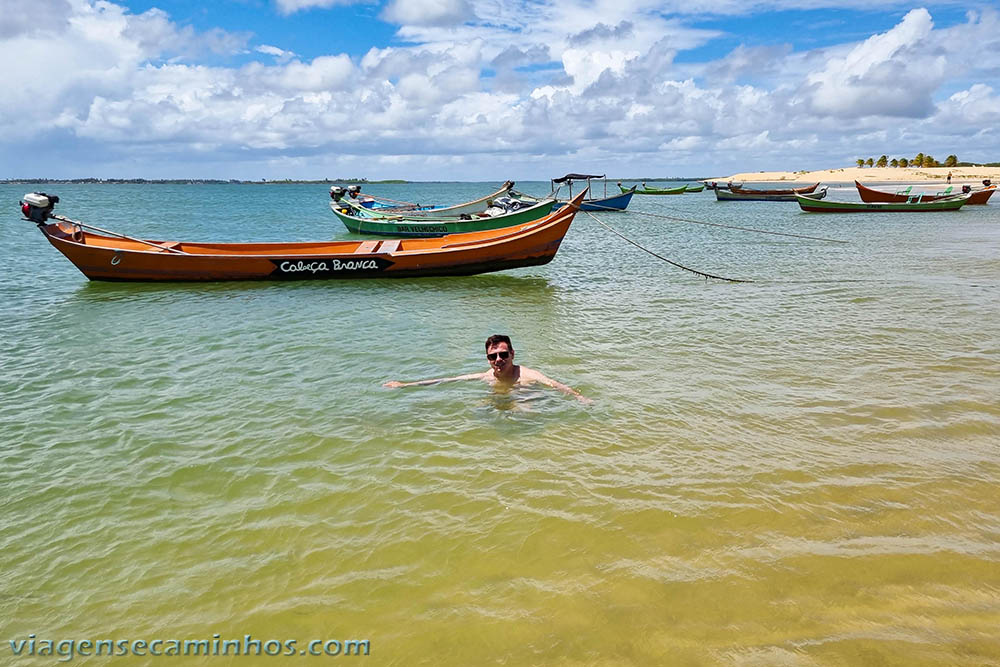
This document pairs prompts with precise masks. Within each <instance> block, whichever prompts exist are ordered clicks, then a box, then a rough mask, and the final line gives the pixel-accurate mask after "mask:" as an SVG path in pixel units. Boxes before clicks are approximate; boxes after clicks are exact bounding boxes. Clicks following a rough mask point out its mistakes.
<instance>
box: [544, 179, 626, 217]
mask: <svg viewBox="0 0 1000 667" xmlns="http://www.w3.org/2000/svg"><path fill="white" fill-rule="evenodd" d="M595 178H599V179H602V180H604V197H592V198H590V199H584V200H583V203H582V204H581V205H580V210H581V211H624V210H625V209H626V208H628V205H629V202H630V201H632V195H634V194H635V186H633V187H632V188H630V189H628V190H625V191H624V192H622V193H621V194H619V195H611V196H610V197H609V196H608V182H607V179H605V175H604V174H600V175H597V174H566V175H565V176H562V177H560V178H553V179H552V196H553V197H555V196H557V194H558V192H559V190H560V189H561V188H562V186H563V185H566V186H568V188H569V196H570V197H571V198H572V196H573V181H587V189H588V191H589V192H590V193H591V195H593V194H594V190H593V188H592V187H591V185H592V184H591V180H593V179H595ZM566 204H567V202H566V201H563V200H558V199H557V200H556V203H555V205H554V206H553V207H552V208H553V210H558V209H560V208H562V207H563V206H565V205H566Z"/></svg>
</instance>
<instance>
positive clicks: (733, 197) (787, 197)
mask: <svg viewBox="0 0 1000 667" xmlns="http://www.w3.org/2000/svg"><path fill="white" fill-rule="evenodd" d="M816 185H819V183H817V184H816ZM803 189H804V190H808V192H807V193H802V194H812V196H813V197H815V198H816V199H822V198H823V197H825V196H826V188H823V189H822V190H820V191H819V192H813V191H814V190H815V189H816V186H812V187H810V188H803ZM798 195H799V193H798V192H794V191H793V192H791V194H785V193H780V194H776V193H772V192H768V191H763V190H747V189H744V188H738V189H736V190H732V189H729V190H726V189H723V188H721V187H720V188H718V189H716V191H715V198H716V199H717V200H719V201H795V197H796V196H798Z"/></svg>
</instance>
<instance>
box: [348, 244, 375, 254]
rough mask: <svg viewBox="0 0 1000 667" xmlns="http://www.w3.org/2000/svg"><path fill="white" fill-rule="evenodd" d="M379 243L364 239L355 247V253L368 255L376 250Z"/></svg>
mask: <svg viewBox="0 0 1000 667" xmlns="http://www.w3.org/2000/svg"><path fill="white" fill-rule="evenodd" d="M378 244H379V242H378V241H362V242H361V243H359V244H358V247H357V248H355V249H354V254H355V255H368V254H371V253H373V252H375V246H377V245H378Z"/></svg>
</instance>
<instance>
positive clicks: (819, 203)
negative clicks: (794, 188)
mask: <svg viewBox="0 0 1000 667" xmlns="http://www.w3.org/2000/svg"><path fill="white" fill-rule="evenodd" d="M795 199H796V201H798V202H799V207H800V208H801V209H802V210H803V211H807V212H809V213H913V212H921V211H957V210H958V209H960V208H962V206H964V205H965V203H966V202H968V201H969V195H967V194H964V195H955V196H953V197H944V198H941V199H935V200H934V201H919V200H916V199H914V200H911V201H907V202H897V203H890V202H879V203H869V202H852V201H835V200H831V199H823V200H820V199H817V198H816V197H811V196H809V195H800V194H796V195H795Z"/></svg>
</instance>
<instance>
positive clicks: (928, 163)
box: [924, 155, 938, 167]
mask: <svg viewBox="0 0 1000 667" xmlns="http://www.w3.org/2000/svg"><path fill="white" fill-rule="evenodd" d="M924 166H925V167H936V166H938V161H937V160H935V159H934V158H932V157H931V156H930V155H925V156H924Z"/></svg>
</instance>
